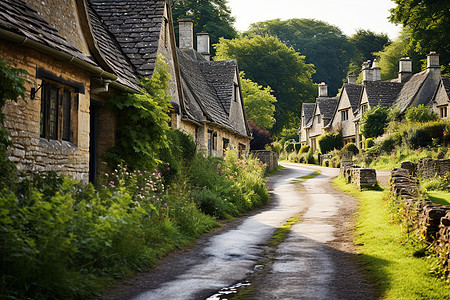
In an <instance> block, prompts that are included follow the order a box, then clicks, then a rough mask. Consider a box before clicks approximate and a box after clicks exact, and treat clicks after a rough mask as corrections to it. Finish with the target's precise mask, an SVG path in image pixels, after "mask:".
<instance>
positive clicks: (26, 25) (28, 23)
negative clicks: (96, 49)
mask: <svg viewBox="0 0 450 300" xmlns="http://www.w3.org/2000/svg"><path fill="white" fill-rule="evenodd" d="M0 28H1V29H4V30H6V31H9V32H13V33H15V34H18V35H21V36H23V37H27V38H28V39H30V40H32V41H35V42H38V43H40V44H42V45H45V46H48V47H50V48H52V49H55V50H57V51H60V52H63V53H66V54H69V55H72V56H74V57H76V58H78V59H80V60H82V61H84V62H87V63H89V64H91V65H94V66H96V65H97V64H96V63H95V62H94V61H92V60H91V59H90V58H88V57H87V56H85V55H83V54H82V53H81V51H79V50H78V49H77V48H76V47H75V46H74V45H72V44H70V43H69V42H68V41H66V40H65V39H64V38H63V37H62V36H61V35H60V34H59V33H58V31H57V30H56V29H55V28H54V27H53V26H51V25H50V24H49V23H48V22H47V21H46V20H45V19H44V18H42V17H41V16H40V15H39V14H38V12H37V11H35V10H34V9H32V8H30V7H29V6H28V5H27V4H26V3H25V2H24V1H22V0H1V1H0Z"/></svg>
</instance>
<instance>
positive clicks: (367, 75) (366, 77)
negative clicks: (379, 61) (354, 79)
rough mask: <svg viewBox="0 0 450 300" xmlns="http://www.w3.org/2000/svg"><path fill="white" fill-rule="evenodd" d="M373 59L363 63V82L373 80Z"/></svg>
mask: <svg viewBox="0 0 450 300" xmlns="http://www.w3.org/2000/svg"><path fill="white" fill-rule="evenodd" d="M370 65H371V61H370V60H368V61H365V62H364V63H363V64H362V69H361V71H362V74H363V82H364V81H372V70H371V69H370Z"/></svg>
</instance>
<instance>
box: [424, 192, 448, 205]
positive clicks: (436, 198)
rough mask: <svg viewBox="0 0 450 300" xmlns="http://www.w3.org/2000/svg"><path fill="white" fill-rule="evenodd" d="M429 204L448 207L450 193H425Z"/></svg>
mask: <svg viewBox="0 0 450 300" xmlns="http://www.w3.org/2000/svg"><path fill="white" fill-rule="evenodd" d="M427 196H428V199H430V201H431V202H433V203H436V204H442V205H450V193H448V192H443V191H427Z"/></svg>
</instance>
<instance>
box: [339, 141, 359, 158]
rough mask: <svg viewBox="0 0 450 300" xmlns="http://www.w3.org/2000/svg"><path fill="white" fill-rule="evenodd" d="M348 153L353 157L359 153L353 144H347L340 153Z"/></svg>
mask: <svg viewBox="0 0 450 300" xmlns="http://www.w3.org/2000/svg"><path fill="white" fill-rule="evenodd" d="M344 151H348V152H351V153H353V155H357V154H358V153H359V149H358V147H357V146H356V145H355V143H348V144H347V145H345V146H344V148H342V152H344Z"/></svg>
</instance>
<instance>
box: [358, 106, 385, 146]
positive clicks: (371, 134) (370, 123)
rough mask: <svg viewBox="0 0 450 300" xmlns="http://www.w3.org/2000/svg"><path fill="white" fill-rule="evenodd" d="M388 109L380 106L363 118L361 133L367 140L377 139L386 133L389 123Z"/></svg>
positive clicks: (365, 114)
mask: <svg viewBox="0 0 450 300" xmlns="http://www.w3.org/2000/svg"><path fill="white" fill-rule="evenodd" d="M387 118H388V109H387V108H386V107H384V106H381V105H380V104H378V105H377V106H376V107H374V108H371V109H370V110H368V111H367V112H365V113H364V114H363V116H362V118H361V125H360V129H361V133H362V134H363V135H364V137H365V138H375V137H377V136H380V135H382V134H383V133H384V128H385V127H386V125H387V121H388V119H387Z"/></svg>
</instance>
